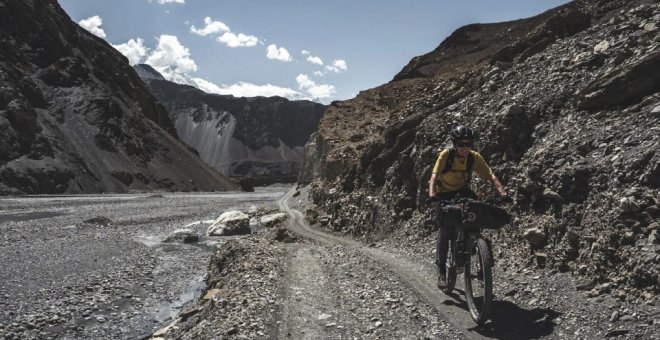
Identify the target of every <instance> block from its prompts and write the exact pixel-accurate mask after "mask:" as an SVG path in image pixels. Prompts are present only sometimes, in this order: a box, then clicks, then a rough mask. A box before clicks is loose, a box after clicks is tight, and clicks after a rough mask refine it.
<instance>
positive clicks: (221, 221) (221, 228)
mask: <svg viewBox="0 0 660 340" xmlns="http://www.w3.org/2000/svg"><path fill="white" fill-rule="evenodd" d="M250 232H251V230H250V217H249V216H248V215H246V214H244V213H242V212H240V211H236V210H235V211H227V212H224V213H223V214H222V215H220V216H219V217H218V219H217V220H215V221H214V222H213V223H212V224H211V225H210V226H209V227H208V228H207V229H206V234H207V235H209V236H232V235H246V234H250Z"/></svg>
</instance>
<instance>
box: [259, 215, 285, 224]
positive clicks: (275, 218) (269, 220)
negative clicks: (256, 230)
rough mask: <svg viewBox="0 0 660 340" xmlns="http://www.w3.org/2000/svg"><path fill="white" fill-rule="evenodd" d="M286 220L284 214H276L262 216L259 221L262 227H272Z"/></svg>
mask: <svg viewBox="0 0 660 340" xmlns="http://www.w3.org/2000/svg"><path fill="white" fill-rule="evenodd" d="M286 218H287V215H286V214H285V213H277V214H271V215H266V216H262V217H261V219H260V221H261V225H262V226H264V227H272V226H274V225H276V224H278V223H279V222H281V221H284V220H285V219H286Z"/></svg>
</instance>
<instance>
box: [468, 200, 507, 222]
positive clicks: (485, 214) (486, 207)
mask: <svg viewBox="0 0 660 340" xmlns="http://www.w3.org/2000/svg"><path fill="white" fill-rule="evenodd" d="M510 222H511V215H509V213H508V212H507V211H506V210H504V209H502V208H500V207H497V206H494V205H492V204H488V203H483V202H478V201H470V202H467V203H465V211H464V213H463V225H464V226H465V227H472V228H475V227H478V228H487V229H500V228H502V227H503V226H505V225H507V224H509V223H510Z"/></svg>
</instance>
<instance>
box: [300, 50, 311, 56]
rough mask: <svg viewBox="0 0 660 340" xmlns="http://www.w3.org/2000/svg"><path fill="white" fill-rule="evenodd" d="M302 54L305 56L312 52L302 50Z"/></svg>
mask: <svg viewBox="0 0 660 340" xmlns="http://www.w3.org/2000/svg"><path fill="white" fill-rule="evenodd" d="M300 53H302V54H303V55H308V54H310V53H311V52H309V51H308V50H302V51H301V52H300Z"/></svg>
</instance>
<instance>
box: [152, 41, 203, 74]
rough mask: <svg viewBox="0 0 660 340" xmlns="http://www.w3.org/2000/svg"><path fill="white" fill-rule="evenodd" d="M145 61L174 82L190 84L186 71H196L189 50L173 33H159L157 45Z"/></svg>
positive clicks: (195, 65)
mask: <svg viewBox="0 0 660 340" xmlns="http://www.w3.org/2000/svg"><path fill="white" fill-rule="evenodd" d="M145 63H147V64H149V65H151V66H152V67H153V68H155V69H156V70H157V71H158V72H160V73H161V74H162V75H163V77H165V79H167V80H170V81H173V82H175V83H183V84H191V80H190V77H189V76H188V73H190V72H194V71H197V64H195V61H194V60H192V59H191V58H190V51H189V50H188V48H186V47H184V46H183V45H181V43H180V42H179V39H178V38H177V37H176V36H173V35H166V34H163V35H161V36H160V37H159V38H158V47H156V50H155V51H154V52H153V53H152V54H151V55H150V56H149V57H148V58H147V60H146V62H145Z"/></svg>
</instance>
